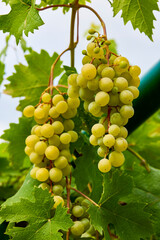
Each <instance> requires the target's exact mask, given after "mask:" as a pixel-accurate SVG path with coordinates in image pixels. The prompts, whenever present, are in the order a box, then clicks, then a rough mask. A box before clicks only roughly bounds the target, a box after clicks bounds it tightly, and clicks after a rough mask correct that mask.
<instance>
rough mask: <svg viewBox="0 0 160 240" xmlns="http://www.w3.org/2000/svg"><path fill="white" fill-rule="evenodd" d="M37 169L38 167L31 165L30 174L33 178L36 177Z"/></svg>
mask: <svg viewBox="0 0 160 240" xmlns="http://www.w3.org/2000/svg"><path fill="white" fill-rule="evenodd" d="M38 170H39V167H33V168H32V169H31V171H30V176H31V177H32V178H33V179H36V172H37V171H38Z"/></svg>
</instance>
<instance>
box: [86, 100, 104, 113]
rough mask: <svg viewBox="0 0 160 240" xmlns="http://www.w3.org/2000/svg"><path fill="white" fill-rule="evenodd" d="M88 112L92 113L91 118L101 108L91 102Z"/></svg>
mask: <svg viewBox="0 0 160 240" xmlns="http://www.w3.org/2000/svg"><path fill="white" fill-rule="evenodd" d="M88 111H89V112H90V113H92V115H93V116H95V114H97V113H99V112H100V111H101V107H100V105H99V104H98V103H96V102H91V103H90V104H89V106H88Z"/></svg>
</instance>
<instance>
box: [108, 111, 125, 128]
mask: <svg viewBox="0 0 160 240" xmlns="http://www.w3.org/2000/svg"><path fill="white" fill-rule="evenodd" d="M110 122H111V124H115V125H118V126H121V125H122V124H123V122H124V119H123V118H122V116H121V115H120V113H113V114H112V115H111V118H110Z"/></svg>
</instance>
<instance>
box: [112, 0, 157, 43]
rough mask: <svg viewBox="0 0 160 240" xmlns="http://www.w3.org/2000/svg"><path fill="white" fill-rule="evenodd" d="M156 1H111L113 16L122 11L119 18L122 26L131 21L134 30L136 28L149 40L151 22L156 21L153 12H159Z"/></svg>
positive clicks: (151, 31)
mask: <svg viewBox="0 0 160 240" xmlns="http://www.w3.org/2000/svg"><path fill="white" fill-rule="evenodd" d="M157 3H158V0H145V1H143V0H129V1H128V0H113V3H112V7H113V12H114V15H116V14H117V13H118V12H119V11H121V10H122V15H121V17H122V18H123V20H124V24H126V23H127V22H128V21H131V23H132V26H133V28H134V29H136V28H138V29H139V31H140V32H144V33H145V34H146V35H147V36H148V37H149V38H150V39H151V40H152V34H153V28H154V26H153V20H156V18H155V16H154V14H153V11H154V10H156V11H159V8H158V4H157Z"/></svg>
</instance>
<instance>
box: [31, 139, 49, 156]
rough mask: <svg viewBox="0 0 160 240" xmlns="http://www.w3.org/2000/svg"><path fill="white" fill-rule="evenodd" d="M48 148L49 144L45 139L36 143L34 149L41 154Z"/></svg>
mask: <svg viewBox="0 0 160 240" xmlns="http://www.w3.org/2000/svg"><path fill="white" fill-rule="evenodd" d="M46 148H47V144H46V143H45V142H43V141H39V142H37V143H36V144H35V146H34V151H35V152H36V153H38V154H39V155H43V154H44V153H45V150H46Z"/></svg>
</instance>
